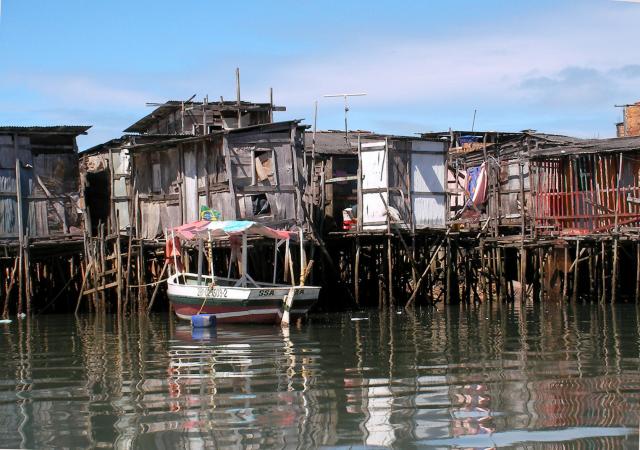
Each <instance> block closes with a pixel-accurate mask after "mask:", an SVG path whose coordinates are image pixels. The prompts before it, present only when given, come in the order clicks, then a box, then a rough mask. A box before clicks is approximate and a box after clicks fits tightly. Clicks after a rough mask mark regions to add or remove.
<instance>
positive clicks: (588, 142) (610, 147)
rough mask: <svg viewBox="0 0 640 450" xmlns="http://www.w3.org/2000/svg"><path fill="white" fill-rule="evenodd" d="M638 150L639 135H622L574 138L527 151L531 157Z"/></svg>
mask: <svg viewBox="0 0 640 450" xmlns="http://www.w3.org/2000/svg"><path fill="white" fill-rule="evenodd" d="M634 151H640V137H622V138H611V139H574V141H573V142H571V143H566V144H563V145H556V146H553V147H539V148H537V149H532V150H531V151H530V152H529V157H530V158H531V159H546V158H549V157H565V156H571V155H582V154H594V153H617V152H621V153H625V152H634Z"/></svg>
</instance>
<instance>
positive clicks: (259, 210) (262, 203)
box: [251, 194, 271, 216]
mask: <svg viewBox="0 0 640 450" xmlns="http://www.w3.org/2000/svg"><path fill="white" fill-rule="evenodd" d="M251 205H252V209H253V215H254V216H262V215H265V214H271V205H269V201H268V200H267V196H266V195H265V194H257V195H252V196H251Z"/></svg>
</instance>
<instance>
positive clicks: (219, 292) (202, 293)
mask: <svg viewBox="0 0 640 450" xmlns="http://www.w3.org/2000/svg"><path fill="white" fill-rule="evenodd" d="M226 296H227V290H226V289H220V288H207V287H201V288H198V297H214V298H215V297H217V298H226Z"/></svg>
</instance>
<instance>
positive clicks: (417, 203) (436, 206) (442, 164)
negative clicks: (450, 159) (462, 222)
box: [411, 141, 447, 229]
mask: <svg viewBox="0 0 640 450" xmlns="http://www.w3.org/2000/svg"><path fill="white" fill-rule="evenodd" d="M446 157H447V156H446V143H444V142H439V141H413V142H412V143H411V204H412V206H413V223H414V226H415V228H416V229H423V228H429V227H444V226H445V214H446V208H445V200H446V189H445V186H446V180H447V178H446V177H447V163H446Z"/></svg>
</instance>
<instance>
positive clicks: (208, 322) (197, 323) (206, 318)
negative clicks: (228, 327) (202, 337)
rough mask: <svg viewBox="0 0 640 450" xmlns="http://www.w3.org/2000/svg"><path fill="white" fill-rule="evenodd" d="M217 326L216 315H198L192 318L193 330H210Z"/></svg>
mask: <svg viewBox="0 0 640 450" xmlns="http://www.w3.org/2000/svg"><path fill="white" fill-rule="evenodd" d="M215 325H216V316H215V315H214V314H196V315H195V316H191V326H192V327H193V328H209V327H214V326H215Z"/></svg>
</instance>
